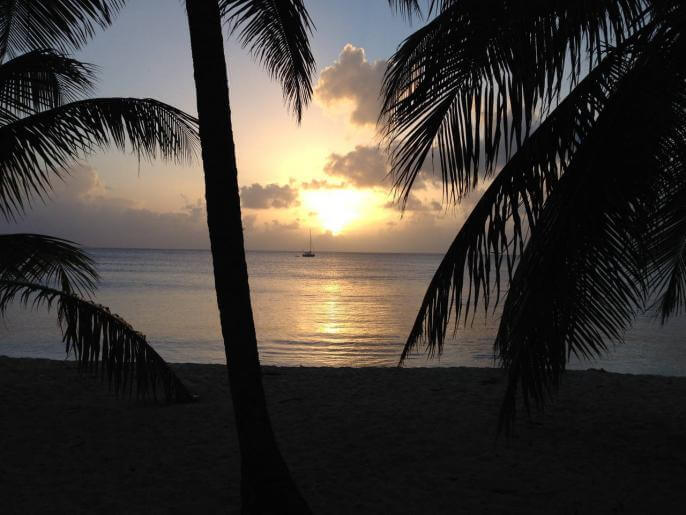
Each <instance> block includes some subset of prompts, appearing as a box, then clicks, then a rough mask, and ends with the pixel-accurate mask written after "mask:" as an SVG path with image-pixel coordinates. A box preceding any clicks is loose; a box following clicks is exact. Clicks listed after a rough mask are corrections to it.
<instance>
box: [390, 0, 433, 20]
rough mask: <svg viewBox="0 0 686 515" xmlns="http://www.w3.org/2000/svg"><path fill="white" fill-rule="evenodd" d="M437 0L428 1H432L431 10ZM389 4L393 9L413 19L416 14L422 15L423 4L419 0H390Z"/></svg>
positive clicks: (430, 0)
mask: <svg viewBox="0 0 686 515" xmlns="http://www.w3.org/2000/svg"><path fill="white" fill-rule="evenodd" d="M434 2H435V0H429V1H427V2H426V3H430V7H429V11H431V9H432V6H433V4H434ZM388 5H390V6H391V9H394V10H396V11H398V12H399V13H400V14H402V15H403V16H405V17H407V18H408V19H409V20H411V19H412V18H413V17H414V16H422V14H423V12H422V6H421V2H420V1H419V0H388Z"/></svg>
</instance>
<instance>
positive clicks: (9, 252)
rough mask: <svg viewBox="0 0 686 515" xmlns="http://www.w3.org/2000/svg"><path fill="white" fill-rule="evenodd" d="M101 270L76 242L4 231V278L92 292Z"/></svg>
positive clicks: (0, 243) (0, 254)
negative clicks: (98, 271) (96, 268)
mask: <svg viewBox="0 0 686 515" xmlns="http://www.w3.org/2000/svg"><path fill="white" fill-rule="evenodd" d="M97 278H98V274H97V272H96V271H95V264H94V263H93V260H92V259H91V258H90V257H89V256H88V255H87V254H86V253H85V252H83V250H81V249H80V248H79V247H78V246H76V245H75V244H74V243H72V242H70V241H66V240H62V239H60V238H53V237H52V236H44V235H41V234H0V279H2V280H5V281H21V282H27V283H38V284H45V285H48V286H53V287H55V288H57V289H60V290H61V291H63V292H71V293H78V294H89V293H91V292H93V290H94V289H95V282H96V281H97Z"/></svg>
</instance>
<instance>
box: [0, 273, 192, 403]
mask: <svg viewBox="0 0 686 515" xmlns="http://www.w3.org/2000/svg"><path fill="white" fill-rule="evenodd" d="M15 299H18V300H19V301H20V302H22V303H23V304H25V305H29V304H30V305H31V306H33V307H38V306H46V307H48V308H51V307H52V306H53V305H54V304H57V309H58V314H59V321H60V326H61V328H62V332H63V339H64V343H65V344H66V351H67V353H68V354H69V353H71V352H73V353H74V356H75V357H76V359H77V360H78V362H79V365H80V366H81V368H82V369H84V370H94V371H96V372H97V373H98V374H100V375H101V376H102V377H107V379H108V383H109V385H110V387H111V388H113V389H114V391H115V392H117V393H118V394H119V393H123V394H128V395H132V394H133V393H134V391H135V393H136V396H137V397H139V398H142V397H147V396H152V397H153V398H157V394H158V392H159V391H161V393H162V395H163V396H164V399H165V400H166V401H167V402H189V401H191V400H193V397H192V396H191V394H190V393H189V392H188V390H187V389H186V387H185V386H184V385H183V383H182V382H181V381H180V380H179V379H178V377H176V375H175V374H174V373H173V372H172V371H171V369H170V368H169V366H168V365H167V364H166V363H165V362H164V360H163V359H162V358H161V357H160V355H159V354H158V353H157V352H156V351H155V349H153V348H152V347H151V346H150V345H149V344H148V343H147V342H146V339H145V336H144V335H143V334H141V333H139V332H137V331H135V330H134V329H133V327H131V326H130V325H129V324H128V323H127V322H126V321H125V320H123V319H122V318H121V317H119V316H117V315H114V314H112V313H110V312H109V310H108V309H107V308H106V307H104V306H99V305H97V304H94V303H93V302H89V301H86V300H83V299H81V298H79V297H77V296H76V295H74V294H72V293H67V292H64V291H61V290H58V289H55V288H50V287H48V286H44V285H40V284H34V283H29V282H22V281H11V280H10V281H7V280H3V279H0V315H1V314H3V313H4V312H5V311H6V309H7V306H8V305H9V304H10V303H11V302H12V301H14V300H15Z"/></svg>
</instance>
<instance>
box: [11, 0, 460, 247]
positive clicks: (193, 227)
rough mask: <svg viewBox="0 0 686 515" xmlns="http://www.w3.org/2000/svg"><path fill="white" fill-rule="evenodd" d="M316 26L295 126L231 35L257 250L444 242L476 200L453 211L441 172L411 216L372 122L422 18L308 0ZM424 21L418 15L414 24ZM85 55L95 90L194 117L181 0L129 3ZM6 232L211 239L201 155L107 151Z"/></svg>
mask: <svg viewBox="0 0 686 515" xmlns="http://www.w3.org/2000/svg"><path fill="white" fill-rule="evenodd" d="M307 6H308V8H309V10H310V14H311V16H312V18H313V20H314V23H315V25H316V27H317V30H316V32H315V33H314V34H313V36H312V40H311V41H312V47H313V51H314V55H315V58H316V60H317V70H318V71H317V80H316V87H315V99H314V101H313V103H312V104H311V105H310V107H309V108H308V109H307V110H306V112H305V113H304V117H303V121H302V124H301V125H300V126H298V125H297V124H296V122H295V120H294V118H293V117H292V116H291V115H290V114H289V113H288V112H287V111H286V109H285V107H284V105H283V101H282V96H281V90H280V87H279V85H278V84H276V83H274V82H272V81H271V80H270V79H269V76H268V75H267V74H266V73H265V71H264V70H263V69H262V68H261V67H260V66H259V65H258V64H256V63H254V62H253V60H252V58H251V57H250V55H249V54H248V53H247V52H246V51H245V50H243V49H241V48H240V46H239V45H238V44H237V43H236V41H235V39H228V40H227V44H226V54H227V60H228V63H229V74H230V89H231V106H232V111H233V112H232V116H233V124H234V131H235V134H234V136H235V139H236V145H237V153H238V168H239V183H240V185H241V197H242V206H243V219H244V226H245V234H246V246H247V248H248V249H252V250H258V249H265V250H299V249H302V248H303V247H306V246H307V237H308V231H309V230H310V229H311V230H312V234H313V240H314V245H315V249H319V250H340V251H370V252H374V251H382V252H383V251H390V252H406V251H407V252H433V251H437V252H440V251H444V250H445V249H446V248H447V246H448V245H449V243H450V241H451V240H452V238H453V237H454V235H455V233H456V231H457V229H458V228H459V225H460V223H461V221H462V220H463V219H464V214H465V210H466V209H467V208H468V205H464V206H461V207H458V208H453V207H451V208H449V209H447V210H446V208H445V206H442V205H441V203H440V201H441V194H440V184H438V183H437V181H436V180H435V178H434V177H433V176H432V174H431V171H430V170H427V173H426V174H425V176H424V177H423V178H422V180H420V181H419V184H418V187H417V188H416V189H415V190H414V193H413V196H412V197H411V198H410V201H409V203H408V206H407V210H406V212H405V213H404V215H402V216H401V212H400V210H399V209H398V205H397V203H394V202H393V200H394V197H393V193H392V191H391V184H390V182H389V180H388V178H386V173H387V171H388V169H387V165H386V157H385V155H384V153H383V150H382V147H379V137H378V135H377V130H376V126H375V122H376V117H377V115H378V110H379V100H378V94H379V87H380V83H381V78H382V76H383V71H384V68H385V59H387V58H388V57H389V56H390V55H391V54H392V52H393V51H394V49H395V48H396V46H397V45H398V44H399V43H400V42H401V41H402V39H403V38H404V37H406V36H407V35H409V33H410V32H411V31H412V29H413V27H412V26H410V25H408V23H407V22H406V21H405V20H404V19H403V18H402V17H400V16H397V15H394V14H393V13H392V12H391V11H390V9H389V8H388V4H387V2H386V1H385V0H376V1H373V2H370V1H368V0H346V1H345V2H340V1H336V0H316V1H309V2H307ZM414 28H415V29H416V28H417V27H416V26H415V27H414ZM77 57H78V58H79V59H81V60H83V61H87V62H90V63H94V64H96V65H98V66H99V68H100V73H99V84H98V89H97V96H135V97H153V98H156V99H159V100H162V101H164V102H167V103H170V104H172V105H174V106H176V107H179V108H181V109H184V110H186V111H187V112H189V113H193V114H195V112H196V109H195V92H194V87H193V75H192V62H191V58H190V44H189V39H188V29H187V25H186V18H185V12H184V8H183V4H182V2H179V1H176V0H146V1H145V2H130V3H129V5H127V7H126V8H125V9H124V10H123V11H122V13H121V14H120V16H119V17H118V19H117V20H116V22H115V24H114V25H113V26H112V27H111V28H110V29H109V30H107V31H105V32H102V33H99V34H98V35H97V37H96V38H95V39H94V40H92V41H91V43H90V44H89V45H88V46H87V47H86V48H84V49H83V51H81V52H80V53H79V54H77ZM0 230H1V231H2V232H19V231H21V232H29V231H30V232H40V233H47V234H52V235H55V236H61V237H65V238H68V239H72V240H75V241H78V242H80V243H83V244H84V245H87V246H93V247H138V248H206V247H208V238H207V227H206V221H205V212H204V191H203V181H202V170H201V163H200V159H199V156H198V159H196V161H195V162H194V163H193V164H191V165H184V166H176V165H174V164H169V163H162V162H153V163H147V162H144V163H142V164H141V166H140V170H139V166H138V162H137V159H136V158H135V157H133V156H131V155H123V154H120V153H117V152H103V153H99V154H96V155H94V156H91V157H90V158H88V159H87V160H84V161H83V162H82V163H81V164H79V165H77V166H75V167H74V169H73V173H72V176H71V177H69V178H67V180H66V181H65V182H64V184H56V185H55V193H54V195H53V196H52V198H51V200H50V201H49V202H48V203H47V204H46V205H44V206H43V205H36V207H35V209H33V210H32V211H31V212H30V213H28V214H27V216H25V217H24V219H22V220H21V221H20V222H19V223H18V224H11V225H8V224H4V226H3V227H0Z"/></svg>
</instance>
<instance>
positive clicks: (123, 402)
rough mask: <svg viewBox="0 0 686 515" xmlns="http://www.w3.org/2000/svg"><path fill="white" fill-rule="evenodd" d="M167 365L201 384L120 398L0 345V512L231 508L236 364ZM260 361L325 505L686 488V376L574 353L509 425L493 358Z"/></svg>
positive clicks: (502, 506)
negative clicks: (593, 362)
mask: <svg viewBox="0 0 686 515" xmlns="http://www.w3.org/2000/svg"><path fill="white" fill-rule="evenodd" d="M172 367H173V368H174V370H176V371H177V373H178V375H179V376H180V377H181V378H182V380H183V381H184V382H185V383H186V384H187V386H188V387H189V388H190V389H191V391H193V392H194V393H196V394H198V395H199V396H200V400H199V402H196V403H194V404H190V405H171V406H161V405H155V404H150V403H141V402H136V401H133V400H128V399H125V398H120V399H117V398H116V397H115V396H114V395H112V394H110V393H108V392H107V388H106V386H105V385H102V384H99V382H98V381H95V380H94V379H93V378H91V377H88V376H86V375H83V374H79V373H77V372H76V370H75V367H74V365H73V363H69V362H59V361H50V360H39V359H10V358H0V391H2V392H3V402H2V403H0V420H2V421H3V423H2V424H0V442H1V443H0V446H2V456H3V470H5V471H6V472H5V473H2V471H0V477H1V478H2V481H0V490H2V493H3V494H4V495H3V499H4V506H3V508H4V510H5V511H4V512H5V513H41V512H59V513H72V512H73V513H86V512H89V513H95V512H97V513H122V512H125V513H145V512H157V513H159V512H165V513H166V512H177V513H191V512H196V513H218V512H226V511H228V512H229V513H236V512H237V509H238V503H239V472H240V463H239V456H238V449H237V445H236V435H235V430H234V426H233V415H232V413H231V410H230V400H229V399H230V397H229V392H228V387H227V384H226V383H227V381H226V369H225V367H224V366H222V365H176V364H174V365H172ZM264 371H265V374H264V382H265V388H266V392H267V400H268V403H269V408H270V412H271V414H272V419H273V423H274V428H275V431H276V434H277V439H278V441H279V444H280V446H281V448H282V451H283V453H284V455H285V458H286V460H287V462H288V463H289V465H290V467H291V470H292V473H293V476H294V478H295V480H296V482H297V483H298V484H299V486H300V488H301V489H302V491H303V493H304V495H305V497H306V498H307V499H308V500H309V502H310V504H311V506H312V508H313V510H314V512H315V513H329V514H334V515H335V514H339V513H340V514H343V513H360V514H365V513H438V514H442V513H455V512H457V511H459V512H464V513H512V514H520V513H521V514H524V513H526V514H548V513H583V514H594V513H613V512H621V513H664V514H671V513H680V510H681V509H682V508H683V505H684V504H686V490H684V488H683V477H684V463H686V436H684V435H686V409H685V406H684V402H683V399H684V398H685V396H686V378H679V377H660V376H638V375H628V374H627V375H624V374H613V373H604V372H600V371H584V372H576V371H570V372H569V373H567V374H566V375H565V377H564V380H563V383H562V387H561V391H560V394H559V396H558V397H557V399H556V401H555V402H554V403H553V404H551V405H550V406H549V407H548V409H547V410H546V411H545V413H544V414H542V415H541V414H534V417H533V419H532V420H531V421H527V419H526V418H525V417H522V418H521V419H520V420H519V422H518V425H517V431H516V434H515V436H514V437H513V438H502V437H501V438H500V439H496V435H495V426H496V422H497V415H498V408H499V405H500V401H501V399H502V389H503V387H504V377H503V373H502V371H500V370H497V369H479V368H431V369H429V368H411V369H398V368H299V367H265V369H264ZM10 471H11V472H10Z"/></svg>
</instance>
